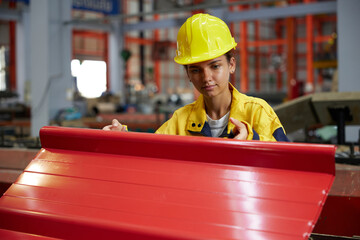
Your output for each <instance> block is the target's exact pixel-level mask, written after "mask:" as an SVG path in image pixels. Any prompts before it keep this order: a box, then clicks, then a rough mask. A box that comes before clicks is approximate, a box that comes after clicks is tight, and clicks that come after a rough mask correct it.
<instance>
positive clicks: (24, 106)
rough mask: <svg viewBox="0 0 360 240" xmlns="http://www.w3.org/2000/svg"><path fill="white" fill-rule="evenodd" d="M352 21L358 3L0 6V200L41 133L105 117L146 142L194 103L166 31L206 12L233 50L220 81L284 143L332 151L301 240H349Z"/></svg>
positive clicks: (358, 232)
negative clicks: (274, 124) (254, 107)
mask: <svg viewBox="0 0 360 240" xmlns="http://www.w3.org/2000/svg"><path fill="white" fill-rule="evenodd" d="M359 12H360V1H358V0H125V1H121V0H98V1H95V0H90V1H82V0H51V1H47V0H0V196H1V195H2V194H4V193H5V192H6V190H7V189H9V187H10V186H11V185H12V184H13V183H14V182H15V181H16V180H17V179H18V177H19V176H20V175H21V174H22V173H23V171H24V169H25V168H26V167H27V166H28V164H29V163H30V162H31V160H33V159H34V157H35V156H36V155H37V154H38V152H39V151H40V150H41V148H42V143H41V139H40V137H39V132H40V129H42V128H43V127H44V126H55V127H66V128H70V129H72V128H74V129H82V130H83V129H97V130H100V129H102V128H103V127H104V126H106V125H109V124H111V122H112V120H113V119H117V120H119V122H121V123H122V124H125V125H127V127H128V129H129V131H131V132H139V133H146V134H153V133H154V132H155V131H156V130H157V129H158V128H159V127H160V126H161V125H162V124H163V123H165V122H166V121H167V120H168V119H170V118H171V116H172V114H173V112H174V111H175V110H177V109H179V108H180V107H183V106H185V105H187V104H190V103H192V102H194V101H195V100H196V99H197V98H198V97H199V92H198V91H197V90H196V89H195V88H194V86H193V84H192V83H191V82H190V81H189V79H188V76H187V72H186V71H185V69H184V67H183V66H181V65H179V64H177V63H176V62H174V57H175V53H176V48H177V33H178V31H179V28H180V27H181V25H182V24H183V23H184V22H185V21H186V19H187V18H188V17H190V16H192V15H193V14H196V13H208V14H211V15H214V16H217V17H219V18H220V19H222V20H224V22H226V24H227V25H228V27H229V29H230V31H231V33H232V35H233V36H234V38H235V41H236V43H237V46H236V50H235V59H236V72H235V73H234V74H231V76H230V79H229V81H230V83H231V84H232V85H233V86H234V87H235V88H236V89H237V90H238V91H239V92H241V93H243V94H246V95H248V96H253V97H258V98H261V99H264V100H265V101H266V102H267V103H269V105H270V106H271V107H272V108H273V109H274V111H275V113H276V114H277V116H278V117H279V119H280V121H281V123H282V125H283V126H284V129H285V131H286V135H287V137H288V138H289V140H290V142H292V143H299V144H302V143H304V144H320V145H326V146H329V145H334V146H336V152H335V155H334V161H335V180H334V184H333V185H332V188H331V189H330V193H329V196H328V198H327V201H326V203H325V205H324V207H323V210H322V213H321V215H320V217H319V220H318V222H317V224H316V225H315V227H314V229H313V231H312V235H311V236H310V237H309V239H314V240H316V239H360V225H359V219H360V207H359V206H360V150H359V145H360V79H359V76H360V48H359V43H360V27H359V24H360V14H359ZM99 141H101V139H99ZM0 208H1V204H0ZM0 215H1V213H0ZM1 228H3V227H2V226H1V223H0V229H1ZM10 230H11V229H10ZM0 236H1V231H0ZM4 236H5V235H4ZM9 236H10V235H9ZM44 236H45V235H44ZM14 239H16V238H14ZM26 239H27V238H26ZM259 239H260V238H259ZM261 239H263V238H261ZM264 239H266V238H264ZM284 239H286V238H284ZM289 239H290V238H289ZM294 239H295V238H294ZM302 239H305V238H302Z"/></svg>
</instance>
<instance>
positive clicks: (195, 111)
mask: <svg viewBox="0 0 360 240" xmlns="http://www.w3.org/2000/svg"><path fill="white" fill-rule="evenodd" d="M229 88H230V91H231V92H232V94H231V95H232V100H231V108H230V117H232V116H239V114H241V113H242V112H243V110H244V106H242V104H239V102H241V98H242V94H240V93H239V92H238V90H236V88H235V87H234V86H233V85H232V84H231V83H230V82H229ZM205 122H206V111H205V102H204V96H203V95H202V94H200V96H199V97H198V99H197V100H196V101H195V102H194V107H193V108H192V111H191V113H190V116H189V118H188V122H187V125H186V130H188V131H190V132H198V133H200V132H201V130H202V129H203V127H204V125H205ZM234 127H235V126H234V124H232V123H231V122H230V121H229V123H228V128H227V130H228V134H229V133H230V131H231V129H233V128H234Z"/></svg>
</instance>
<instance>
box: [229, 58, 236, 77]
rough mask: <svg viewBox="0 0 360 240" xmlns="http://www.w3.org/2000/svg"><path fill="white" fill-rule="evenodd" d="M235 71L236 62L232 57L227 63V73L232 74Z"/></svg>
mask: <svg viewBox="0 0 360 240" xmlns="http://www.w3.org/2000/svg"><path fill="white" fill-rule="evenodd" d="M235 70H236V60H235V58H234V57H231V58H230V62H229V71H230V73H231V74H233V73H234V72H235Z"/></svg>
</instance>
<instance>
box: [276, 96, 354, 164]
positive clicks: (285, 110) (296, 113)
mask: <svg viewBox="0 0 360 240" xmlns="http://www.w3.org/2000/svg"><path fill="white" fill-rule="evenodd" d="M274 110H275V112H276V113H277V115H278V116H279V118H280V120H281V122H282V123H283V125H284V127H285V129H286V131H287V133H288V135H289V136H290V137H291V136H292V135H293V136H295V137H294V138H293V139H292V140H293V141H301V142H319V143H334V144H337V145H338V146H347V148H344V147H339V148H338V153H337V156H336V160H337V162H346V163H350V164H359V165H360V154H359V144H360V133H359V138H358V141H356V142H348V141H345V139H346V138H345V127H346V126H351V125H360V92H323V93H314V94H310V95H306V96H303V97H300V98H297V99H295V100H292V101H289V102H286V103H283V104H280V105H278V106H276V107H274ZM328 126H333V127H330V128H327V129H325V130H324V129H322V128H323V127H328ZM334 129H335V139H333V140H332V142H331V140H330V138H329V137H324V135H326V133H324V134H322V132H321V131H328V134H329V135H331V134H333V133H334ZM297 131H302V132H303V135H302V136H301V137H300V138H298V139H297V138H296V132H297ZM329 132H330V133H329ZM331 132H333V133H331ZM344 149H345V151H343V150H344Z"/></svg>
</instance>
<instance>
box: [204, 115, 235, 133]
mask: <svg viewBox="0 0 360 240" xmlns="http://www.w3.org/2000/svg"><path fill="white" fill-rule="evenodd" d="M229 116H230V111H229V112H228V113H227V114H225V115H224V116H223V117H222V118H220V119H219V120H212V119H211V118H210V117H209V116H208V115H207V114H206V118H207V122H208V123H209V125H210V129H211V135H212V136H213V137H219V136H220V135H221V134H222V132H223V131H224V129H225V128H226V126H227V124H228V122H229Z"/></svg>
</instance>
